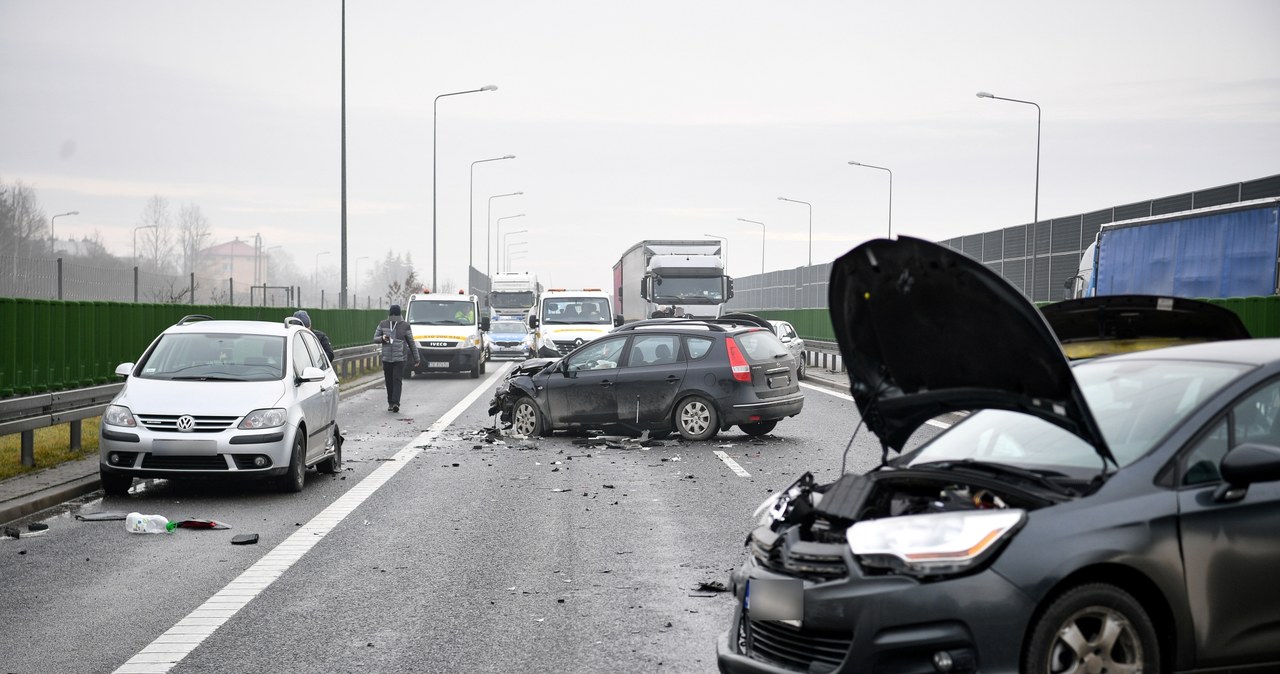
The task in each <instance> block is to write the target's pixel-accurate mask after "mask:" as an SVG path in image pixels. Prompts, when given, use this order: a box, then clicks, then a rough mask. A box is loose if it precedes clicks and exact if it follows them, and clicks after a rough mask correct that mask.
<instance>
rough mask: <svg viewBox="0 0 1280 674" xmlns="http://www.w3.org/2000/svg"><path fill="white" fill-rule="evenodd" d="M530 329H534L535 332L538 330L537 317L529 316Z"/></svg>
mask: <svg viewBox="0 0 1280 674" xmlns="http://www.w3.org/2000/svg"><path fill="white" fill-rule="evenodd" d="M529 327H530V328H532V329H534V330H536V329H538V317H537V316H529Z"/></svg>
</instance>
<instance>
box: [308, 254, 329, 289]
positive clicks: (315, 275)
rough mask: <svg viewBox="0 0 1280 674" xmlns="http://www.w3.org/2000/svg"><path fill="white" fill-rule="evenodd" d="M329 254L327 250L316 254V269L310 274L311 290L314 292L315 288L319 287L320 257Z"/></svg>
mask: <svg viewBox="0 0 1280 674" xmlns="http://www.w3.org/2000/svg"><path fill="white" fill-rule="evenodd" d="M329 253H330V251H327V250H326V251H325V252H323V253H316V268H315V271H314V272H313V273H312V274H311V289H312V290H315V289H316V288H319V287H320V256H321V255H328V254H329Z"/></svg>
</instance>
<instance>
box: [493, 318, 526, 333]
mask: <svg viewBox="0 0 1280 674" xmlns="http://www.w3.org/2000/svg"><path fill="white" fill-rule="evenodd" d="M489 332H492V333H494V334H499V335H511V334H518V335H523V334H525V333H527V332H529V328H528V327H526V326H525V324H524V323H521V322H520V321H494V322H493V325H491V326H489Z"/></svg>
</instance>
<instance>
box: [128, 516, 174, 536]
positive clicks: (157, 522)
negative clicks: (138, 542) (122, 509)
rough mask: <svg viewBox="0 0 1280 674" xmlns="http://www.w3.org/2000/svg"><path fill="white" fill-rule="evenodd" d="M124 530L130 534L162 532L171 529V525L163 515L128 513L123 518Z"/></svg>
mask: <svg viewBox="0 0 1280 674" xmlns="http://www.w3.org/2000/svg"><path fill="white" fill-rule="evenodd" d="M124 530H125V531H128V532H129V533H132V534H163V533H167V532H170V531H173V527H171V526H169V519H168V518H167V517H165V516H164V515H143V514H142V513H129V515H128V516H127V517H125V518H124Z"/></svg>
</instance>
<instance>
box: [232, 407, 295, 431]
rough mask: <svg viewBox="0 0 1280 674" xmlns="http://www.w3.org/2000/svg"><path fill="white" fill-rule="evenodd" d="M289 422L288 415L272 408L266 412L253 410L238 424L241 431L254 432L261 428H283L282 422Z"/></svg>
mask: <svg viewBox="0 0 1280 674" xmlns="http://www.w3.org/2000/svg"><path fill="white" fill-rule="evenodd" d="M288 420H289V413H288V412H287V411H285V410H283V409H281V408H279V407H273V408H271V409H267V410H254V411H252V412H250V413H248V414H246V415H244V421H241V422H240V425H239V426H237V427H236V428H239V429H240V430H242V431H255V430H258V429H261V428H275V427H277V426H283V425H284V422H286V421H288Z"/></svg>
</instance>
